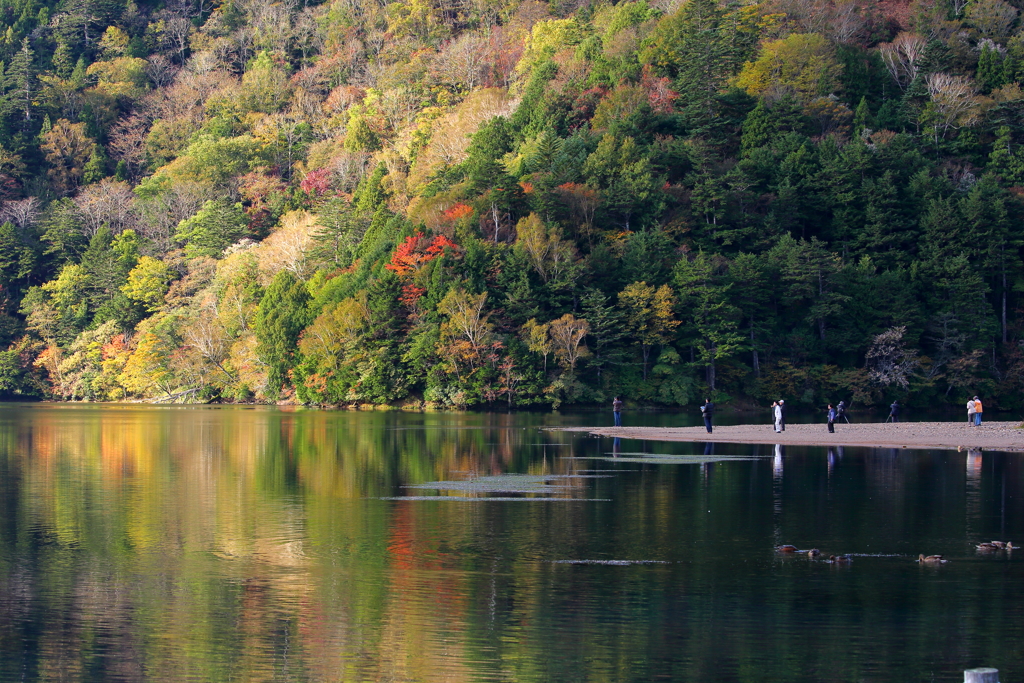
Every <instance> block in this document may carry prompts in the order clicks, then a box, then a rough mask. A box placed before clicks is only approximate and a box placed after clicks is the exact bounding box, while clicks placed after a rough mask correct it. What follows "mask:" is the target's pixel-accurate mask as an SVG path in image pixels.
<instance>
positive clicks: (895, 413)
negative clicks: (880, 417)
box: [886, 401, 900, 422]
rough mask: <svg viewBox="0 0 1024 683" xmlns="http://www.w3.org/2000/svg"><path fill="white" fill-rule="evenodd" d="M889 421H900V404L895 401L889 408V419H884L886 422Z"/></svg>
mask: <svg viewBox="0 0 1024 683" xmlns="http://www.w3.org/2000/svg"><path fill="white" fill-rule="evenodd" d="M889 420H892V421H893V422H899V421H900V404H899V403H897V402H896V401H893V402H892V405H890V406H889V417H888V419H886V422H888V421H889Z"/></svg>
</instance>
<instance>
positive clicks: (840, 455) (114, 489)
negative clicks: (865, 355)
mask: <svg viewBox="0 0 1024 683" xmlns="http://www.w3.org/2000/svg"><path fill="white" fill-rule="evenodd" d="M629 417H630V419H632V420H633V424H637V423H638V422H640V421H645V422H648V423H664V424H679V423H682V422H683V421H685V422H687V423H692V422H693V421H694V419H693V416H688V417H686V418H685V420H684V418H681V417H679V416H672V415H665V414H651V415H630V416H629ZM609 418H610V415H606V414H604V413H594V414H589V415H587V414H573V415H557V414H550V413H524V414H515V415H503V414H441V413H435V414H404V413H356V412H333V411H314V410H288V409H278V408H253V407H233V406H232V407H137V406H118V405H115V406H90V405H31V406H29V405H5V406H0V680H2V681H36V680H47V681H50V680H60V681H102V680H109V681H139V680H149V681H652V680H665V681H669V680H671V681H775V680H787V681H960V680H963V674H962V671H963V669H965V668H970V667H974V666H994V667H997V668H999V669H1000V670H1001V672H1002V675H1003V680H1004V681H1013V680H1024V647H1022V646H1021V643H1022V642H1024V550H1020V551H1017V552H1016V553H995V554H990V555H987V556H986V555H979V554H978V553H977V552H975V550H974V544H975V543H977V542H979V541H988V540H992V539H1001V540H1013V541H1019V542H1021V543H1022V544H1024V499H1022V493H1024V490H1022V488H1024V469H1022V468H1021V465H1020V462H1021V459H1022V458H1024V455H1022V454H1003V453H984V454H983V455H980V456H978V455H971V456H968V454H966V453H956V452H949V451H907V450H902V449H901V450H900V451H899V452H895V451H890V450H872V449H862V448H846V449H844V450H839V449H834V450H831V451H829V450H826V449H824V448H788V449H785V451H784V452H777V451H776V449H775V448H773V447H771V446H742V445H725V444H719V445H705V444H664V443H656V442H638V441H628V440H623V441H621V442H619V443H618V444H616V443H614V442H613V441H612V440H611V439H600V438H595V437H590V436H587V435H582V434H579V435H577V434H567V433H559V432H548V431H543V430H542V429H540V428H541V427H543V426H549V425H560V424H587V423H596V422H602V423H605V424H606V423H607V422H608V421H609ZM823 428H824V427H823ZM766 429H768V427H766ZM517 475H518V476H517ZM443 482H449V483H443ZM403 499H404V500H403ZM781 543H792V544H795V545H797V546H799V547H801V548H808V547H817V548H820V549H821V550H822V551H823V553H824V554H825V555H829V554H833V553H834V554H839V553H854V554H855V557H854V560H853V562H852V564H850V565H849V566H834V565H829V564H827V563H824V562H814V561H809V560H808V559H807V558H806V557H804V556H800V557H783V556H780V555H778V554H776V553H775V552H774V550H773V548H774V546H776V545H778V544H781ZM918 553H925V554H931V553H941V554H944V555H946V556H947V557H948V558H950V559H951V562H950V563H949V564H947V565H944V566H941V567H920V566H918V565H917V563H915V562H914V561H913V558H916V557H917V555H918Z"/></svg>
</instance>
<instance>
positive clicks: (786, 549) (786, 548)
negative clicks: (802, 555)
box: [775, 545, 799, 553]
mask: <svg viewBox="0 0 1024 683" xmlns="http://www.w3.org/2000/svg"><path fill="white" fill-rule="evenodd" d="M798 550H799V549H798V548H797V547H796V546H795V545H780V546H779V547H778V548H776V549H775V552H777V553H795V552H798Z"/></svg>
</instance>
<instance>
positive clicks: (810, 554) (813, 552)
mask: <svg viewBox="0 0 1024 683" xmlns="http://www.w3.org/2000/svg"><path fill="white" fill-rule="evenodd" d="M818 555H821V551H820V550H818V549H817V548H811V549H810V550H808V551H807V557H817V556H818Z"/></svg>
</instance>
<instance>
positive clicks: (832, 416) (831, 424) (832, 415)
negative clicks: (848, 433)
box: [828, 403, 836, 434]
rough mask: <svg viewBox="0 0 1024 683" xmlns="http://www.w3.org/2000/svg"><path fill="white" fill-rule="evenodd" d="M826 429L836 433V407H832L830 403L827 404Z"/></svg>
mask: <svg viewBox="0 0 1024 683" xmlns="http://www.w3.org/2000/svg"><path fill="white" fill-rule="evenodd" d="M828 431H829V432H830V433H832V434H835V433H836V409H835V408H833V407H832V404H831V403H829V404H828Z"/></svg>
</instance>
